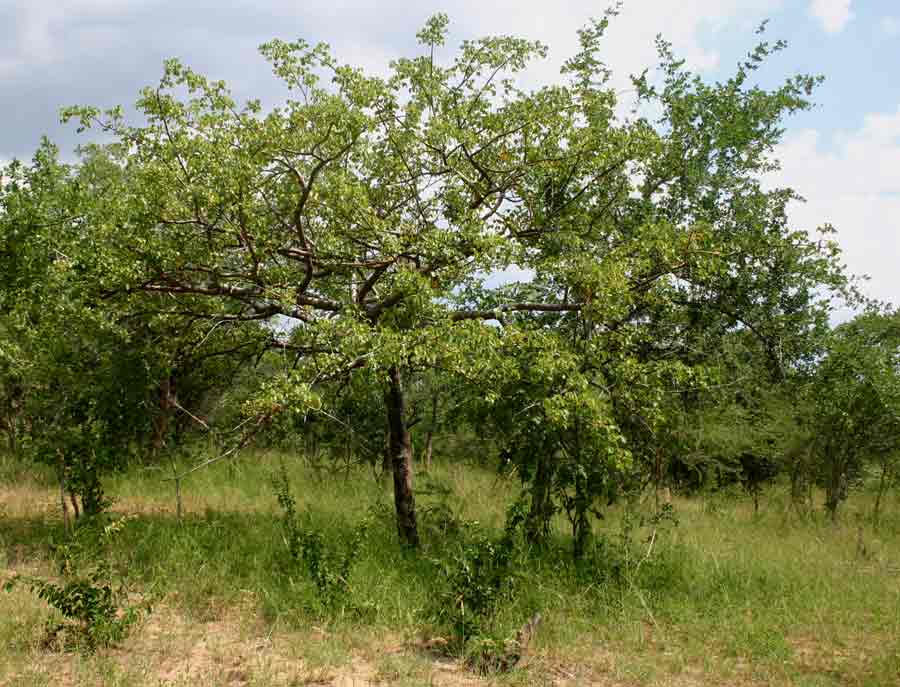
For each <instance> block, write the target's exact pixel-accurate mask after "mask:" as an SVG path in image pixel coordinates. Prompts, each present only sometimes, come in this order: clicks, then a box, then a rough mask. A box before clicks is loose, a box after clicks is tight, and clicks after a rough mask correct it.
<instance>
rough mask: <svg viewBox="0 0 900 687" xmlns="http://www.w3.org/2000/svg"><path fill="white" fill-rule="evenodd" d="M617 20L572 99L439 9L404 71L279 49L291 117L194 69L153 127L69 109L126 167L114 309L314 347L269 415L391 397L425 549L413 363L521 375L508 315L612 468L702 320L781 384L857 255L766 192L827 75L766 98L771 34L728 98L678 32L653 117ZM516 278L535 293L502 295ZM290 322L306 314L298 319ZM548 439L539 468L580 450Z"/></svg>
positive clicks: (400, 469) (117, 219)
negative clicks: (532, 80)
mask: <svg viewBox="0 0 900 687" xmlns="http://www.w3.org/2000/svg"><path fill="white" fill-rule="evenodd" d="M606 25H607V19H606V18H604V19H603V20H601V21H599V22H595V23H593V24H591V25H590V26H588V27H587V28H585V29H584V30H583V31H582V32H581V33H580V37H581V43H582V48H581V51H580V52H579V53H578V54H577V55H576V56H575V57H573V58H572V59H571V60H569V61H568V62H567V63H566V65H565V68H564V79H563V82H562V83H561V84H557V85H552V86H548V87H544V88H541V89H538V90H536V91H533V92H524V91H522V90H521V89H519V88H517V86H516V83H515V76H516V74H517V73H518V72H520V71H521V70H523V69H524V68H525V67H526V65H527V63H528V61H529V60H530V59H532V58H536V57H540V56H542V55H543V53H544V48H543V46H540V45H538V44H535V43H530V42H527V41H524V40H521V39H516V38H509V37H498V38H485V39H480V40H476V41H467V42H464V43H463V44H462V46H461V48H460V50H459V52H458V55H457V56H456V57H455V58H454V59H453V60H452V61H450V62H449V63H448V64H446V65H442V63H441V62H440V60H438V59H437V58H436V55H437V54H438V53H439V52H440V51H441V50H442V48H443V44H444V38H445V35H446V26H447V20H446V17H444V16H443V15H438V16H436V17H434V18H432V19H431V20H430V21H429V22H428V24H427V25H426V27H425V28H424V29H423V30H422V31H421V32H420V33H419V36H418V37H419V40H420V43H421V44H422V45H424V46H425V54H424V55H421V56H418V57H414V58H412V59H400V60H397V61H396V62H395V63H393V65H392V71H391V74H390V76H389V77H387V78H378V77H371V76H366V75H364V74H363V73H362V72H361V71H359V70H356V69H353V68H351V67H348V66H345V65H342V64H340V63H339V62H337V61H336V60H335V58H334V57H332V56H331V54H330V53H329V52H328V50H327V49H326V48H325V47H324V46H321V45H319V46H310V45H308V44H306V43H304V42H302V41H298V42H295V43H284V42H281V41H273V42H271V43H268V44H266V45H264V46H263V47H262V52H263V54H264V55H265V56H266V58H267V59H269V61H270V62H271V63H272V66H273V69H274V72H275V74H276V75H277V76H278V77H279V78H280V79H282V81H283V82H284V83H285V84H286V86H287V87H288V88H289V89H290V92H291V97H290V98H289V99H288V100H287V101H286V102H285V104H284V105H283V106H281V107H278V108H275V109H273V110H272V111H269V112H263V110H262V107H261V105H260V104H259V103H258V102H255V101H251V102H249V103H247V104H246V105H244V106H243V107H238V106H237V105H236V103H235V102H234V101H233V100H232V99H231V97H230V96H229V94H228V91H227V89H226V87H225V85H224V84H223V83H221V82H213V81H209V80H208V79H206V78H204V77H202V76H201V75H199V74H196V73H195V72H193V71H191V70H190V69H188V68H186V67H185V66H183V65H181V64H180V63H179V62H177V61H174V60H173V61H168V62H167V63H166V66H165V71H164V74H163V77H162V79H161V81H160V84H159V86H158V87H157V88H148V89H145V90H144V91H143V92H142V95H141V99H140V100H139V102H138V109H139V112H140V115H141V119H142V121H144V122H145V123H144V124H142V125H139V126H129V125H127V124H126V122H125V118H124V115H123V112H122V111H121V110H119V109H114V110H111V111H108V112H106V113H104V114H101V113H100V112H99V111H98V110H96V109H94V108H89V107H85V108H72V109H70V110H69V111H68V112H67V113H66V116H67V117H74V118H77V119H78V120H79V121H80V122H81V125H82V127H88V126H91V125H94V126H100V127H102V128H103V129H104V131H106V132H108V133H109V134H111V135H112V136H113V137H114V139H115V141H116V142H115V143H114V144H113V145H112V146H110V147H108V148H107V149H106V150H107V155H108V159H109V161H110V164H112V165H113V166H115V167H117V168H119V169H121V170H122V173H121V174H119V175H115V184H116V188H115V193H107V194H105V195H104V198H103V201H102V202H93V203H92V204H91V205H90V208H89V211H88V216H87V217H86V218H85V226H86V227H88V234H89V236H90V239H91V240H90V244H89V245H90V250H92V251H96V252H97V253H98V254H97V255H96V256H95V258H94V264H96V265H97V266H98V269H99V271H98V273H97V275H98V276H97V280H98V288H100V290H101V292H102V294H103V298H104V302H106V303H108V304H110V306H109V307H115V306H114V305H113V304H114V303H116V302H117V300H130V299H135V298H137V297H139V296H140V295H143V296H144V297H146V300H145V301H143V305H142V308H143V312H145V313H146V312H148V311H151V312H153V313H154V314H153V315H152V316H153V317H159V318H163V319H165V321H167V322H169V323H172V322H178V321H182V322H197V321H202V320H207V321H209V322H212V323H218V324H221V325H223V326H225V325H226V324H227V326H228V327H229V328H230V329H231V331H233V332H235V333H236V335H237V336H239V337H240V336H243V335H246V336H249V337H251V338H253V340H254V341H256V342H257V343H258V344H259V345H261V346H268V347H270V348H273V349H279V350H281V351H283V352H286V353H290V354H293V355H294V356H295V357H296V358H295V359H296V363H295V364H294V365H293V366H292V367H291V368H290V369H287V370H285V371H284V372H283V373H282V374H280V375H279V376H278V377H276V378H275V379H272V380H271V381H269V382H267V384H266V385H265V386H264V388H263V389H262V390H261V393H260V394H259V395H258V397H257V398H256V399H255V400H254V401H253V402H251V403H248V404H247V406H246V410H247V412H249V413H252V414H253V413H255V414H256V416H257V418H258V419H257V422H256V423H255V424H254V426H255V427H256V426H263V425H266V424H268V423H270V422H271V421H272V420H273V418H275V417H276V416H278V415H280V414H283V413H284V411H286V410H293V411H294V412H296V413H298V414H300V415H303V414H305V413H308V412H315V411H317V410H319V409H320V408H321V403H322V398H323V396H322V393H321V392H322V390H323V389H324V387H325V385H327V384H329V383H333V382H336V381H339V380H345V379H346V378H347V377H348V376H362V377H363V378H365V379H368V380H369V381H370V382H371V383H373V384H377V385H378V386H379V387H380V388H381V389H382V396H383V399H384V410H385V414H386V420H387V422H386V425H387V427H388V434H389V447H390V454H391V468H392V473H393V483H394V494H395V507H396V512H397V528H398V534H399V537H400V539H401V541H402V542H404V543H405V544H407V545H410V546H415V545H416V543H417V542H418V531H417V526H416V517H415V500H414V497H413V489H412V449H411V441H410V432H409V420H408V408H409V403H408V393H407V388H408V385H409V381H410V375H413V374H415V373H416V372H417V371H420V370H422V369H425V368H432V367H440V368H442V369H445V370H448V371H451V372H455V373H458V374H462V375H468V376H471V377H477V376H479V375H480V374H481V373H482V372H484V371H485V369H484V368H485V367H486V366H490V365H494V366H495V367H497V366H498V362H497V361H498V360H499V359H498V351H501V350H506V351H507V352H508V351H509V349H508V348H506V349H504V336H505V335H498V331H497V329H496V328H494V327H493V326H485V325H484V324H483V323H484V322H486V321H488V320H498V321H501V323H505V325H506V326H507V327H508V328H509V329H510V330H512V329H518V328H520V327H521V328H522V331H523V332H526V334H525V336H526V338H532V339H533V341H534V345H535V346H537V347H538V348H539V349H541V350H551V351H552V350H554V349H555V348H557V349H559V350H560V351H562V358H563V359H565V360H570V359H571V361H572V362H571V363H570V364H569V363H567V365H568V370H569V371H568V372H566V376H567V378H566V379H565V380H563V379H562V378H560V385H559V386H558V388H557V387H554V386H549V387H548V386H546V385H545V387H544V392H541V393H545V392H546V394H547V395H546V396H545V397H544V398H543V399H542V400H541V401H540V403H541V404H542V405H543V404H544V403H545V402H546V403H547V404H549V405H547V406H546V412H547V416H548V417H549V416H551V415H552V416H558V418H559V423H557V424H558V426H557V429H556V430H554V433H552V436H553V437H554V438H553V440H552V441H553V442H557V443H559V442H563V443H571V442H570V440H569V439H565V438H564V437H567V436H569V435H570V434H571V432H573V431H575V432H577V433H578V435H579V436H585V434H584V431H586V430H585V428H588V429H590V431H591V432H594V433H595V435H596V437H595V438H601V439H602V437H606V439H602V441H603V442H605V444H604V445H607V446H613V445H616V446H618V448H617V449H616V450H611V451H610V452H609V453H608V454H602V455H600V456H599V458H598V457H596V456H594V455H593V454H592V455H591V456H590V457H589V463H590V464H596V465H597V466H599V468H601V469H600V473H598V474H606V471H607V467H608V466H614V465H616V464H619V463H620V462H621V461H622V460H624V459H625V458H626V457H627V455H628V454H629V450H628V446H627V441H626V442H623V441H620V440H619V439H618V438H617V437H618V436H619V435H620V434H622V435H623V436H625V437H626V438H630V439H631V440H632V441H636V432H635V431H632V432H631V434H630V437H629V433H628V432H627V431H624V430H623V429H622V427H624V425H625V424H630V425H631V426H633V427H636V426H638V425H639V424H640V423H637V422H630V423H625V422H624V418H625V416H628V417H630V418H632V419H634V418H638V419H644V418H645V417H646V416H654V417H658V416H659V414H660V413H661V412H662V411H661V410H660V405H659V403H658V399H659V397H660V395H661V394H664V393H666V392H665V389H664V387H665V386H666V385H671V384H672V383H673V382H674V381H676V380H681V381H683V380H685V379H687V377H689V376H690V375H691V374H692V373H691V372H690V369H689V368H690V364H688V363H686V362H684V361H682V360H677V361H675V362H672V360H671V358H672V357H673V356H678V355H681V356H684V355H686V352H687V351H688V350H689V346H690V342H691V337H693V336H696V335H697V334H696V332H700V331H702V332H705V333H706V335H707V336H713V334H711V333H712V332H716V331H720V332H721V331H728V330H732V329H735V328H742V327H743V328H746V329H748V330H751V331H753V332H754V334H755V335H756V337H757V340H758V341H759V343H760V345H761V346H763V347H764V348H765V350H766V351H767V353H768V355H769V357H770V358H771V360H772V366H773V368H775V369H781V367H782V366H783V365H784V364H785V360H786V358H788V357H790V356H791V355H796V354H797V352H796V351H795V350H794V349H793V348H792V346H794V344H797V342H798V341H799V340H800V337H801V336H802V334H803V332H804V331H806V330H808V329H809V328H810V327H812V326H816V324H817V323H820V322H821V321H822V318H823V313H824V311H825V306H824V305H823V304H821V303H818V302H816V301H815V298H814V295H813V294H815V293H816V289H818V288H819V287H820V286H821V285H822V284H823V283H825V284H828V285H835V284H839V283H840V276H839V274H838V272H837V271H836V269H835V266H834V258H835V255H836V253H835V251H836V249H835V248H834V246H833V244H827V243H820V244H816V243H813V242H812V241H810V240H809V238H808V237H807V236H806V234H805V233H803V232H798V231H792V230H790V229H789V228H788V226H787V220H786V215H785V211H784V210H785V205H786V203H787V202H788V201H789V200H790V199H792V198H793V197H794V196H793V194H792V193H791V192H790V191H786V190H777V191H772V192H768V191H764V190H763V189H762V188H761V186H760V183H759V178H760V176H761V175H762V174H764V173H765V172H766V171H768V170H770V169H772V168H773V166H774V165H775V163H774V162H773V161H772V160H771V159H770V157H769V156H770V155H771V152H772V149H773V147H774V145H775V144H776V143H777V141H778V139H779V136H780V131H781V130H780V128H779V122H780V121H781V119H782V117H783V116H784V115H786V114H788V113H791V112H794V111H796V110H799V109H803V108H805V107H807V106H808V102H807V100H806V96H808V94H809V92H810V91H811V89H812V88H813V86H814V85H815V83H816V79H814V78H810V77H795V78H792V79H789V80H788V81H787V82H786V83H785V85H784V86H782V87H781V88H779V89H776V90H774V91H771V92H770V91H766V90H763V89H761V88H759V87H756V86H751V85H749V84H748V79H749V78H750V75H751V74H752V72H753V70H754V69H755V68H756V67H757V66H758V64H759V63H760V62H762V61H763V60H764V58H765V57H766V56H767V55H768V54H769V53H770V52H771V51H772V49H773V48H770V47H769V46H768V45H766V44H761V46H760V47H759V48H758V49H757V50H756V51H755V52H754V53H753V54H752V55H751V57H750V59H749V60H748V61H747V62H746V63H744V64H742V65H739V67H738V71H737V74H736V76H735V77H733V78H732V79H730V80H728V81H727V82H725V83H721V84H715V85H712V86H710V85H706V84H704V83H703V82H702V81H701V80H700V79H699V78H697V77H694V76H693V75H691V74H689V73H687V72H686V71H684V69H683V65H682V63H681V62H679V61H678V60H676V59H675V58H674V56H673V55H672V53H671V50H670V49H669V47H668V45H666V44H665V43H660V46H659V47H660V55H661V59H662V74H663V83H662V85H661V86H656V85H653V83H652V82H651V80H650V79H649V77H647V76H646V75H645V76H642V77H640V78H638V79H636V80H635V87H636V90H637V93H638V97H639V101H640V103H639V104H640V105H641V106H643V105H644V104H647V105H650V106H651V107H652V108H653V109H656V110H657V111H659V112H660V113H661V115H660V118H659V120H658V121H654V122H651V121H649V120H647V119H646V118H643V117H634V118H633V119H624V120H623V119H621V118H619V117H617V116H616V104H617V103H616V95H615V92H614V90H613V89H612V88H611V86H610V85H609V72H608V70H607V69H606V67H605V66H604V65H603V64H602V63H601V62H600V61H599V60H598V58H597V54H598V51H599V49H600V44H601V40H602V36H603V33H604V31H605V29H606ZM780 47H781V46H780V45H778V46H776V48H780ZM323 75H328V76H329V77H330V83H328V84H325V85H323V84H322V83H321V81H320V79H321V77H322V76H323ZM513 266H518V267H520V268H524V269H528V270H531V272H532V273H533V274H534V279H533V280H532V281H530V282H529V283H527V284H513V285H507V286H505V287H490V286H489V285H488V283H486V282H485V279H484V277H485V275H490V274H491V273H495V272H499V271H503V270H506V269H509V268H511V267H513ZM161 295H163V296H164V297H160V296H161ZM146 316H147V317H150V316H151V315H146ZM276 317H279V318H282V319H281V322H287V323H288V324H286V325H284V326H281V327H280V328H279V330H278V331H276V329H275V328H274V327H273V325H272V323H273V321H274V320H273V318H276ZM260 323H265V327H264V328H263V329H267V330H268V331H269V332H270V333H271V336H269V337H260ZM555 328H561V329H560V332H561V333H560V334H559V335H555V334H554V335H553V336H549V337H545V336H544V334H543V332H542V330H546V329H550V330H552V329H555ZM576 331H582V332H584V335H583V336H582V335H578V336H575V337H574V338H572V336H571V333H572V332H576ZM242 332H246V334H242ZM564 332H568V333H564ZM511 336H512V337H513V338H512V339H510V340H515V337H516V336H519V334H517V333H512V332H511ZM570 340H571V341H572V343H571V344H570V343H568V342H569V341H570ZM528 345H531V344H528ZM547 347H549V348H547ZM797 348H798V350H800V349H802V346H800V345H799V344H797ZM536 354H537V353H536ZM513 367H515V366H513ZM520 367H521V366H520ZM498 369H506V368H505V367H503V366H499V367H498ZM554 374H555V373H554ZM570 375H571V378H570ZM504 388H506V387H504ZM560 404H562V405H560ZM564 406H565V407H564ZM573 412H574V416H573V415H572V413H573ZM582 414H584V415H583V417H584V418H585V419H584V422H586V423H587V425H585V426H584V427H583V428H582V429H577V428H578V427H582V424H581V423H582V420H580V419H577V418H581V417H582ZM573 417H574V418H575V419H574V420H573V419H572V418H573ZM519 421H520V420H517V422H519ZM573 422H574V424H572V423H573ZM620 424H621V425H622V427H620ZM638 431H639V430H638ZM513 433H514V434H515V433H516V429H515V428H514V429H513ZM523 436H524V435H523ZM598 440H599V439H598ZM579 441H580V440H579ZM545 448H546V451H547V452H548V453H547V454H546V455H545V456H543V457H542V458H541V460H545V461H552V460H553V456H556V455H559V453H558V450H553V449H552V448H551V446H550V445H549V444H548V445H547V446H545ZM559 448H561V447H560V446H557V449H559ZM586 450H587V448H586ZM593 450H594V449H593V448H591V449H590V451H593ZM566 451H567V452H568V454H569V455H570V456H571V455H574V454H573V451H574V452H575V454H578V455H583V454H582V453H581V449H577V450H575V449H572V448H571V447H569V448H567V449H566ZM604 456H605V457H604ZM581 460H582V459H581V458H577V459H576V463H577V464H578V465H582V466H583V465H584V464H587V463H582V462H581ZM597 460H599V462H596V461H597ZM542 464H543V465H545V467H547V464H545V463H542ZM551 467H552V466H551ZM553 471H554V470H551V472H553ZM546 472H547V470H544V471H543V472H542V471H541V470H536V471H535V472H534V473H529V474H535V475H541V474H545V473H546ZM523 474H524V473H523ZM560 474H562V473H560ZM571 474H572V475H573V476H576V475H580V474H581V471H580V469H579V470H574V471H572V472H571ZM536 479H537V481H536V482H535V485H534V486H535V488H536V489H538V490H540V488H542V487H540V482H541V480H542V478H536ZM573 479H574V477H573ZM578 479H579V480H580V479H581V478H580V477H579V478H578ZM576 481H577V480H576ZM588 482H590V479H589V480H588ZM581 484H582V487H584V488H588V487H586V486H585V485H586V484H587V483H585V482H581ZM575 488H576V492H577V491H578V489H579V488H580V487H578V486H577V484H576V485H575ZM589 488H591V489H593V488H594V487H589ZM588 496H589V495H588ZM591 498H592V497H591ZM576 500H578V501H579V503H587V502H589V501H590V498H588V497H587V496H585V498H582V497H578V498H577V499H576ZM538 501H539V502H541V503H539V504H538V506H536V507H537V508H538V511H540V512H542V513H546V509H545V508H544V505H541V504H542V503H543V501H542V499H541V498H539V499H538ZM579 507H580V506H579ZM581 512H582V515H583V513H584V512H585V511H584V510H582V511H581ZM541 517H545V516H544V515H542V516H541ZM579 517H581V516H579Z"/></svg>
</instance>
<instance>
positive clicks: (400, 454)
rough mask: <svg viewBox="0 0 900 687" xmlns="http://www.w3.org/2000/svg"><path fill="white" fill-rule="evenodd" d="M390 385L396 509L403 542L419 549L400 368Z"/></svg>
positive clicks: (391, 375) (391, 373)
mask: <svg viewBox="0 0 900 687" xmlns="http://www.w3.org/2000/svg"><path fill="white" fill-rule="evenodd" d="M388 376H389V378H390V382H389V385H388V392H387V398H386V401H387V403H386V405H387V414H388V428H389V439H388V442H389V450H390V455H391V472H392V473H393V477H394V507H395V509H396V512H397V534H398V535H399V537H400V541H401V542H402V543H403V544H405V545H407V546H409V547H411V548H415V547H417V546H418V545H419V531H418V527H417V524H416V500H415V497H414V496H413V489H412V481H413V472H412V442H411V440H410V436H409V428H408V427H407V425H406V398H405V395H404V391H403V379H402V377H401V375H400V369H399V368H398V367H397V366H394V367H391V369H390V370H389V371H388Z"/></svg>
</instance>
